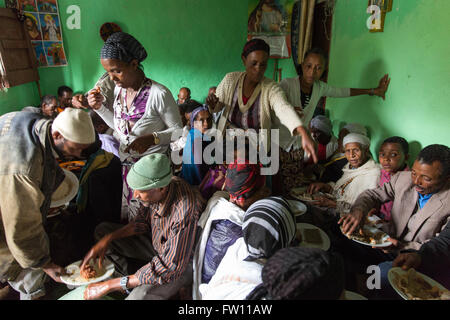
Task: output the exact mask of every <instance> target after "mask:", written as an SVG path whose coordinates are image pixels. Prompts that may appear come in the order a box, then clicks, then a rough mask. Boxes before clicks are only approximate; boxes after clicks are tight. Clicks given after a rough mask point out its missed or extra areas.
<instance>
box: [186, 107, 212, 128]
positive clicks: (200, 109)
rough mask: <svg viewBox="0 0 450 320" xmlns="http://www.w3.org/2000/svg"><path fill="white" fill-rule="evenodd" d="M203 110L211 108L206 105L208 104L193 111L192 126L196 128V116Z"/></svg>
mask: <svg viewBox="0 0 450 320" xmlns="http://www.w3.org/2000/svg"><path fill="white" fill-rule="evenodd" d="M201 111H208V112H209V109H208V107H206V106H201V107H199V108H197V109H195V110H194V111H192V113H191V119H190V120H191V128H194V121H195V117H196V116H197V114H199V113H200V112H201Z"/></svg>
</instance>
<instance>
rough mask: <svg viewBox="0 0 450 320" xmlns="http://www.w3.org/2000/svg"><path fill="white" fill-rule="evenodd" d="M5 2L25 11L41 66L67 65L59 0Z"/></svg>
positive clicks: (32, 41)
mask: <svg viewBox="0 0 450 320" xmlns="http://www.w3.org/2000/svg"><path fill="white" fill-rule="evenodd" d="M5 4H6V7H7V8H16V9H18V10H20V11H22V12H23V13H24V15H25V17H26V18H25V22H24V23H25V27H26V29H27V31H28V34H29V36H30V40H31V44H32V45H33V48H34V50H35V53H36V58H37V61H38V65H39V67H59V66H66V65H67V59H66V54H65V52H64V44H63V39H62V28H61V20H60V18H59V10H58V2H57V0H6V1H5Z"/></svg>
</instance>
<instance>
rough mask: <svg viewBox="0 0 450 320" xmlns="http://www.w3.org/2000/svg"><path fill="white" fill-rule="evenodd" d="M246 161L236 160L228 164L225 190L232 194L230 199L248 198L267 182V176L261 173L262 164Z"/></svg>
mask: <svg viewBox="0 0 450 320" xmlns="http://www.w3.org/2000/svg"><path fill="white" fill-rule="evenodd" d="M241 162H243V161H241ZM245 162H246V163H243V164H239V163H238V161H235V162H234V163H231V164H229V165H228V168H227V173H226V181H225V190H226V191H228V193H229V194H230V200H237V199H239V198H245V199H248V198H250V197H251V196H252V195H253V194H254V193H255V192H256V191H258V190H259V189H261V188H262V187H263V186H264V185H265V183H266V177H265V176H262V175H261V165H258V164H249V163H248V161H245Z"/></svg>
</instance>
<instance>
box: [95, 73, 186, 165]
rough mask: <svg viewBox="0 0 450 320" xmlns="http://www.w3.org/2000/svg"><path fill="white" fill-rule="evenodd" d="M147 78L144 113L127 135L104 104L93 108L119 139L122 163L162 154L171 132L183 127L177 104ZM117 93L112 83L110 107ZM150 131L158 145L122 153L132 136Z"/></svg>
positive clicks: (135, 136)
mask: <svg viewBox="0 0 450 320" xmlns="http://www.w3.org/2000/svg"><path fill="white" fill-rule="evenodd" d="M151 81H152V87H151V89H150V94H149V97H148V101H147V105H146V108H145V113H144V116H143V117H142V118H141V119H139V120H138V121H137V122H136V124H135V125H134V126H133V128H132V130H131V132H130V133H129V134H128V135H125V134H122V132H120V130H119V128H118V123H117V121H116V120H115V118H114V114H113V112H111V110H109V109H108V108H107V107H106V106H105V105H102V107H101V108H100V109H98V110H96V112H97V113H98V114H99V115H100V117H102V119H103V120H104V121H105V122H106V124H107V125H108V126H109V127H111V128H113V129H114V131H115V132H116V133H117V136H118V137H119V141H120V147H119V155H120V160H121V161H122V162H123V161H125V160H127V159H128V158H130V157H133V158H141V157H143V156H145V155H148V154H151V153H165V152H166V151H167V149H168V148H169V144H170V142H171V138H172V133H173V132H174V131H175V130H176V129H180V130H182V128H183V127H182V122H181V116H180V113H179V111H178V106H177V104H176V102H175V99H174V98H173V96H172V93H171V92H170V90H169V89H168V88H166V87H165V86H164V85H162V84H159V83H157V82H156V81H154V80H151ZM119 92H120V88H119V87H117V86H116V88H115V90H114V97H115V99H114V110H116V107H117V96H118V94H119ZM154 132H155V133H156V134H157V135H158V138H159V139H160V143H159V144H158V145H156V146H152V147H150V148H149V149H148V150H147V151H146V152H145V153H143V154H138V153H137V152H135V151H131V152H130V153H126V152H125V149H126V148H127V147H128V146H129V145H130V144H131V143H132V142H133V141H134V140H136V138H138V137H141V136H144V135H148V134H152V133H154Z"/></svg>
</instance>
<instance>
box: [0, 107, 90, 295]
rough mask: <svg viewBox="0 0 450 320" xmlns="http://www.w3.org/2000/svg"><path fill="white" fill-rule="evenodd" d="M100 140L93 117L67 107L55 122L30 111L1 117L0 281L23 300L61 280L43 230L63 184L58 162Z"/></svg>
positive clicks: (77, 154) (60, 269)
mask: <svg viewBox="0 0 450 320" xmlns="http://www.w3.org/2000/svg"><path fill="white" fill-rule="evenodd" d="M94 141H95V133H94V127H93V125H92V121H91V119H90V117H89V115H88V114H87V113H86V112H84V111H82V110H76V109H72V108H67V109H66V110H64V112H62V113H60V114H59V115H58V116H57V117H56V119H55V120H54V121H52V120H49V119H48V118H45V117H43V116H42V115H39V114H36V113H31V112H12V113H8V114H5V115H3V116H1V117H0V154H1V155H2V156H1V157H0V185H1V187H2V191H1V192H0V282H2V283H4V282H6V281H8V283H9V285H10V286H11V287H12V288H13V289H14V290H16V291H18V292H20V294H21V299H37V298H39V297H41V296H43V295H45V288H44V280H45V277H46V275H48V276H50V277H51V278H52V279H53V280H55V281H57V282H61V279H60V275H61V274H63V273H64V269H63V268H62V267H61V266H58V265H56V264H55V263H53V262H52V259H51V257H50V250H49V239H48V236H47V234H46V232H45V230H44V225H45V222H46V216H47V212H48V210H49V207H50V202H51V196H52V193H53V192H54V191H55V190H56V189H57V188H58V186H59V185H60V184H61V182H62V181H63V180H64V173H63V171H62V169H61V168H60V167H59V165H58V163H57V161H56V159H57V158H62V157H64V156H71V157H79V156H80V155H81V152H82V151H83V150H84V149H86V148H87V147H89V146H90V145H91V144H92V143H93V142H94Z"/></svg>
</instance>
